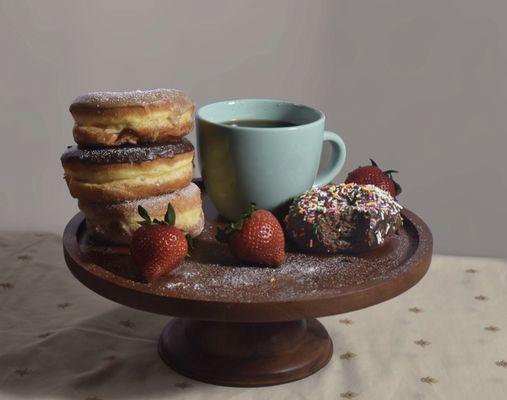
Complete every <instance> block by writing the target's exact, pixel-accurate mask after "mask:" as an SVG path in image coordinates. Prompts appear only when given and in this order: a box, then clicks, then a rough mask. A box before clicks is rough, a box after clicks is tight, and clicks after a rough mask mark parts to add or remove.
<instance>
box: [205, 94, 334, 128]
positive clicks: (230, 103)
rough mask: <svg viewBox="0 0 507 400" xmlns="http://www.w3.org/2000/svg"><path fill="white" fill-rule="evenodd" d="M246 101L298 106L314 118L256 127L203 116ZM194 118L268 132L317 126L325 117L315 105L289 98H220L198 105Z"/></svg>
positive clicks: (225, 126) (228, 126)
mask: <svg viewBox="0 0 507 400" xmlns="http://www.w3.org/2000/svg"><path fill="white" fill-rule="evenodd" d="M248 103H250V104H255V103H265V104H283V105H286V106H290V107H300V108H304V109H306V110H308V111H310V112H312V113H314V114H315V117H316V118H314V119H313V120H309V122H306V123H302V124H297V125H295V126H281V127H257V126H233V125H228V124H224V123H222V122H216V121H212V120H210V119H209V118H206V117H204V116H203V113H206V112H210V111H212V110H213V108H217V107H223V106H233V105H235V104H248ZM196 119H197V120H201V121H205V122H206V123H208V124H211V125H215V126H219V127H221V128H226V129H232V130H235V129H240V130H247V131H248V130H251V131H256V132H264V131H265V132H270V131H273V130H276V131H294V130H298V129H299V128H301V127H312V126H317V125H319V124H321V123H322V122H325V119H326V117H325V115H324V113H323V112H322V111H320V110H319V109H317V108H315V107H310V106H307V105H306V104H302V103H296V102H294V101H290V100H277V99H262V98H260V99H232V100H222V101H218V102H215V103H209V104H206V105H205V106H202V107H200V108H199V109H198V110H197V113H196Z"/></svg>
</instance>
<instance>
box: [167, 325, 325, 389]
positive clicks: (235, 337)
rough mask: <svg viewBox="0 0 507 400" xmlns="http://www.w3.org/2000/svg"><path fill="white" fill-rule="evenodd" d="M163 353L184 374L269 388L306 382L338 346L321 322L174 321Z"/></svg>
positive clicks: (204, 380) (168, 326)
mask: <svg viewBox="0 0 507 400" xmlns="http://www.w3.org/2000/svg"><path fill="white" fill-rule="evenodd" d="M158 350H159V354H160V356H161V358H162V360H164V362H165V363H166V364H167V365H169V366H170V367H171V368H173V369H174V370H175V371H177V372H179V373H181V374H182V375H185V376H188V377H190V378H193V379H197V380H199V381H203V382H208V383H213V384H217V385H224V386H240V387H251V386H269V385H278V384H281V383H286V382H290V381H295V380H298V379H302V378H304V377H306V376H308V375H311V374H313V373H315V372H317V371H318V370H320V369H321V368H322V367H324V366H325V365H326V364H327V363H328V362H329V360H330V358H331V355H332V354H333V343H332V341H331V338H330V337H329V335H328V333H327V331H326V329H325V328H324V326H323V325H322V324H321V323H320V322H318V321H317V320H316V319H313V318H312V319H307V320H300V321H290V322H273V323H235V322H210V321H198V320H193V319H186V318H176V319H173V320H172V321H171V322H170V323H169V324H168V325H167V326H166V327H165V328H164V330H163V332H162V335H161V336H160V340H159V346H158Z"/></svg>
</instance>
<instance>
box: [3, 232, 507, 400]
mask: <svg viewBox="0 0 507 400" xmlns="http://www.w3.org/2000/svg"><path fill="white" fill-rule="evenodd" d="M0 310H1V319H0V399H18V398H19V399H82V400H85V399H87V400H99V399H101V400H109V399H207V400H213V399H217V400H218V399H219V400H225V399H238V400H239V399H255V400H263V399H290V400H297V399H333V400H338V399H341V398H345V399H415V400H422V399H446V400H448V399H460V400H461V399H488V400H490V399H505V398H506V396H507V262H505V261H501V260H492V259H484V258H460V257H447V256H435V257H434V261H433V263H432V265H431V267H430V270H429V272H428V274H427V275H426V277H425V278H424V279H423V280H422V282H421V283H419V284H418V285H417V286H416V287H414V288H413V289H411V290H410V291H408V292H406V293H404V294H403V295H401V296H399V297H397V298H396V299H393V300H391V301H388V302H386V303H383V304H380V305H377V306H374V307H370V308H368V309H365V310H361V311H356V312H353V313H349V314H346V315H338V316H334V317H328V318H322V319H321V321H322V322H323V323H324V325H325V326H326V327H327V329H328V331H329V333H330V335H331V336H332V338H333V341H334V346H335V352H334V355H333V358H332V360H331V362H330V363H329V364H328V365H327V367H325V368H324V369H323V370H322V371H321V372H319V373H317V374H315V375H313V376H311V377H309V378H307V379H304V380H302V381H298V382H294V383H290V384H285V385H280V386H274V387H267V388H258V389H241V388H239V389H238V388H226V387H219V386H213V385H208V384H204V383H200V382H196V381H193V380H191V379H188V378H185V377H183V376H180V375H178V374H177V373H175V372H173V371H172V370H170V369H169V368H168V367H166V365H165V364H163V363H162V362H161V361H160V359H159V358H158V355H157V351H156V344H157V339H158V335H159V333H160V332H161V330H162V328H163V327H164V325H165V324H166V323H167V321H168V318H167V317H164V316H159V315H153V314H149V313H146V312H141V311H136V310H133V309H130V308H127V307H122V306H119V305H117V304H115V303H112V302H110V301H108V300H105V299H103V298H101V297H99V296H98V295H96V294H94V293H93V292H91V291H90V290H88V289H87V288H85V287H84V286H82V285H81V284H80V283H79V282H78V281H76V280H75V279H74V278H73V277H72V276H71V274H70V272H69V271H68V270H67V268H66V266H65V263H64V261H63V256H62V249H61V238H60V237H58V236H56V235H52V234H35V233H24V234H20V233H11V234H7V233H0Z"/></svg>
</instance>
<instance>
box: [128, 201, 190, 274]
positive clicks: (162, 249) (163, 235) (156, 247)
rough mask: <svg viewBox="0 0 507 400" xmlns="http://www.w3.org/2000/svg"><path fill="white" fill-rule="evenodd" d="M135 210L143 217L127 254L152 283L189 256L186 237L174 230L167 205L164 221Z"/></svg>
mask: <svg viewBox="0 0 507 400" xmlns="http://www.w3.org/2000/svg"><path fill="white" fill-rule="evenodd" d="M137 211H138V212H139V215H140V216H141V217H142V218H143V220H142V221H141V222H139V224H141V227H140V228H139V229H137V230H136V231H135V232H134V235H133V236H132V243H131V245H130V253H131V255H132V258H133V259H134V263H135V264H136V265H137V266H138V268H139V272H140V273H141V276H142V277H143V278H144V279H145V280H147V281H153V280H156V279H158V278H160V277H161V276H162V275H166V274H167V273H169V272H170V271H172V270H173V269H175V268H176V267H177V266H178V265H180V264H181V262H182V261H183V260H184V259H185V257H186V256H187V254H188V248H189V243H188V242H187V240H189V238H188V236H187V237H186V236H185V234H184V233H183V232H182V231H180V230H179V229H177V228H176V227H174V226H173V225H174V221H175V219H176V216H175V213H174V209H173V207H172V205H171V203H169V204H168V205H167V212H166V214H165V217H164V220H163V221H159V220H157V219H154V220H152V219H151V218H150V216H149V214H148V212H147V211H146V210H145V209H144V208H143V207H141V206H139V207H138V209H137Z"/></svg>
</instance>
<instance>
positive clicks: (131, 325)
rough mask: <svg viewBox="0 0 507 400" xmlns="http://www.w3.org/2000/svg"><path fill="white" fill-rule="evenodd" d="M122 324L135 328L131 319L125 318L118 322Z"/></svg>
mask: <svg viewBox="0 0 507 400" xmlns="http://www.w3.org/2000/svg"><path fill="white" fill-rule="evenodd" d="M118 323H119V324H120V325H121V326H124V327H125V328H129V329H132V328H134V326H135V325H134V323H133V322H132V321H131V320H130V319H125V320H123V321H120V322H118Z"/></svg>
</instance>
